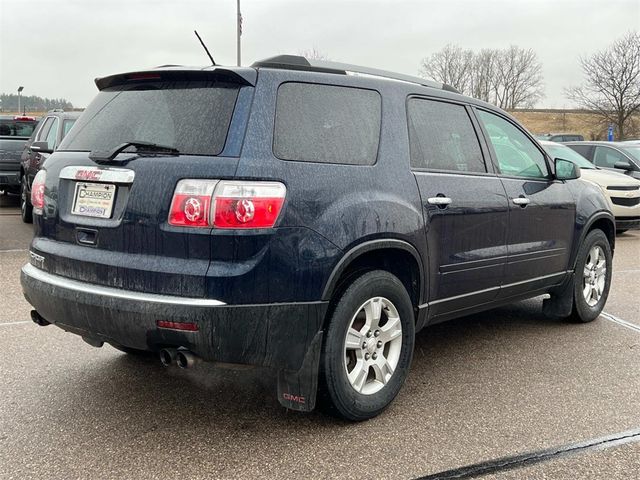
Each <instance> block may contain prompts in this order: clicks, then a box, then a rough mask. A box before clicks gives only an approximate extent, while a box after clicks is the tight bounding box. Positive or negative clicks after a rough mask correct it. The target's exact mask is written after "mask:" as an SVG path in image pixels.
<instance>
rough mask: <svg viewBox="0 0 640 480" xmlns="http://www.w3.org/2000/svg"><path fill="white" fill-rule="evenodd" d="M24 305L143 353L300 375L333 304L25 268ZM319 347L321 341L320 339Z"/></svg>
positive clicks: (89, 335) (64, 326) (65, 325)
mask: <svg viewBox="0 0 640 480" xmlns="http://www.w3.org/2000/svg"><path fill="white" fill-rule="evenodd" d="M21 283H22V289H23V292H24V295H25V297H26V299H27V301H28V302H29V303H30V304H31V305H33V307H34V308H35V309H36V311H37V312H38V313H39V314H40V315H41V316H42V317H43V318H44V319H46V320H47V321H48V322H50V323H52V324H55V325H56V326H58V327H60V328H62V329H64V330H67V331H69V332H72V333H75V334H78V335H81V336H83V337H87V338H89V339H91V340H97V341H103V342H107V343H111V344H116V345H121V346H125V347H130V348H136V349H143V350H159V349H161V348H163V347H183V348H186V349H188V350H190V351H192V352H193V353H195V354H196V355H198V356H200V357H202V358H203V359H204V360H208V361H213V362H226V363H239V364H248V365H257V366H265V367H271V368H275V369H286V370H288V371H298V370H299V369H300V368H301V367H302V365H303V362H304V360H305V356H306V355H307V352H308V350H310V347H311V346H312V343H314V338H316V337H317V336H318V334H320V335H321V333H320V331H321V328H322V322H323V319H324V315H325V313H326V310H327V306H328V302H306V303H281V304H264V305H225V304H223V303H222V302H219V301H216V300H209V299H200V298H198V299H188V298H182V297H176V296H169V295H156V294H144V293H141V292H132V291H126V290H121V289H117V288H111V287H102V286H97V285H92V284H87V283H84V282H79V281H76V280H71V279H67V278H65V277H61V276H58V275H53V274H50V273H47V272H45V271H43V270H40V269H38V268H36V267H35V266H33V265H31V264H27V265H25V266H24V267H23V268H22V272H21ZM158 320H168V321H173V322H193V323H196V324H197V326H198V330H197V331H195V332H191V331H180V330H170V329H162V328H158V327H157V324H156V322H157V321H158ZM316 341H317V339H316Z"/></svg>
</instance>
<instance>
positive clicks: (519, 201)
mask: <svg viewBox="0 0 640 480" xmlns="http://www.w3.org/2000/svg"><path fill="white" fill-rule="evenodd" d="M511 201H512V202H513V203H515V204H516V205H520V206H521V207H526V206H527V205H529V204H530V203H531V200H529V199H528V198H527V197H516V198H512V199H511Z"/></svg>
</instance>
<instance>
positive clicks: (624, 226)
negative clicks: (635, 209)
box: [616, 217, 640, 230]
mask: <svg viewBox="0 0 640 480" xmlns="http://www.w3.org/2000/svg"><path fill="white" fill-rule="evenodd" d="M632 229H633V230H638V229H640V217H616V230H632Z"/></svg>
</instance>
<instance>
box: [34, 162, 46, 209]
mask: <svg viewBox="0 0 640 480" xmlns="http://www.w3.org/2000/svg"><path fill="white" fill-rule="evenodd" d="M46 178H47V172H46V171H45V170H40V171H39V172H38V173H37V174H36V176H35V178H34V179H33V183H32V184H31V205H33V213H36V214H38V215H42V209H43V208H44V183H45V180H46Z"/></svg>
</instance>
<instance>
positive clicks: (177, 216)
mask: <svg viewBox="0 0 640 480" xmlns="http://www.w3.org/2000/svg"><path fill="white" fill-rule="evenodd" d="M286 192H287V190H286V187H285V186H284V185H283V184H282V183H279V182H245V181H227V180H220V181H218V180H180V181H179V182H178V185H177V186H176V190H175V192H174V194H173V200H172V202H171V209H170V212H169V224H170V225H176V226H182V227H214V228H226V229H234V228H271V227H273V226H274V225H275V223H276V220H278V216H279V215H280V211H281V210H282V205H283V203H284V199H285V195H286Z"/></svg>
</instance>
